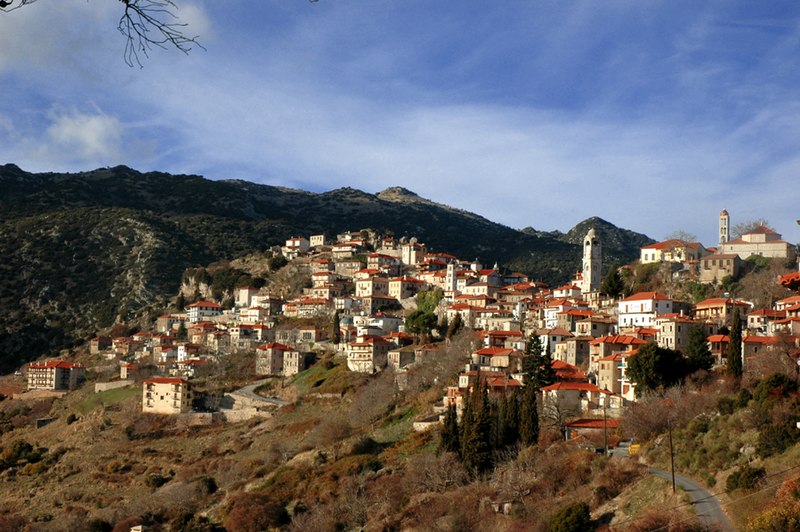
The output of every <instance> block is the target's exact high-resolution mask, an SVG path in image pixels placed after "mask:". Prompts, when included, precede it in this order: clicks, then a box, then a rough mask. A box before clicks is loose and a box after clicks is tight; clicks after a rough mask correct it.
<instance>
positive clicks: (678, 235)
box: [664, 229, 697, 242]
mask: <svg viewBox="0 0 800 532" xmlns="http://www.w3.org/2000/svg"><path fill="white" fill-rule="evenodd" d="M664 240H682V241H683V242H697V235H695V234H692V233H690V232H688V231H684V230H683V229H676V230H674V231H673V232H671V233H670V234H668V235H667V236H665V237H664Z"/></svg>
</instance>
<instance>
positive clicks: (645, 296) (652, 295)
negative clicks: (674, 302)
mask: <svg viewBox="0 0 800 532" xmlns="http://www.w3.org/2000/svg"><path fill="white" fill-rule="evenodd" d="M647 300H655V301H669V300H670V299H669V298H668V297H667V296H665V295H664V294H659V293H658V292H637V293H635V294H633V295H632V296H630V297H626V298H625V299H622V300H621V301H623V302H624V301H647Z"/></svg>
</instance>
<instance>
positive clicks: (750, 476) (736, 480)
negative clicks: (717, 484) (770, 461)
mask: <svg viewBox="0 0 800 532" xmlns="http://www.w3.org/2000/svg"><path fill="white" fill-rule="evenodd" d="M766 476H767V472H766V470H764V468H763V467H752V466H750V465H743V466H742V467H740V468H738V469H737V470H736V471H734V472H733V473H731V474H730V476H729V477H728V480H727V482H726V483H725V488H726V489H727V490H728V491H733V490H737V489H744V490H751V489H754V488H756V487H758V485H759V484H761V482H762V481H763V480H764V478H766Z"/></svg>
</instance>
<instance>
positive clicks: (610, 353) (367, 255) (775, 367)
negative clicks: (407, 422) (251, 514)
mask: <svg viewBox="0 0 800 532" xmlns="http://www.w3.org/2000/svg"><path fill="white" fill-rule="evenodd" d="M729 226H730V223H729V218H728V214H727V212H726V211H723V212H722V214H721V216H720V242H719V244H718V246H716V247H711V248H706V247H704V246H703V245H702V244H699V243H697V242H684V241H682V240H675V239H672V240H667V241H664V242H659V243H656V244H653V245H649V246H646V247H643V248H642V249H641V260H640V265H655V267H656V268H658V269H659V270H660V271H663V272H666V273H667V276H668V277H670V278H672V279H688V280H691V281H692V282H695V283H698V284H701V285H706V286H708V287H709V289H710V290H721V286H722V285H723V279H726V278H728V279H730V278H737V277H738V276H739V275H741V273H742V271H743V270H744V269H745V267H746V261H748V260H751V259H752V257H753V256H757V257H764V258H767V259H778V260H782V261H791V260H794V259H795V257H796V255H795V248H794V246H792V245H789V244H788V243H786V242H784V241H783V240H781V238H780V235H779V234H777V233H775V232H774V231H772V230H771V229H769V228H767V227H763V226H761V227H757V228H755V229H753V230H752V231H750V232H748V233H746V234H744V235H742V236H741V238H738V239H731V238H730V234H729V229H728V227H729ZM602 256H603V242H602V240H601V239H600V238H599V237H598V235H597V233H596V231H595V230H594V229H591V230H589V231H588V232H587V234H586V235H585V238H584V241H583V260H582V269H581V271H579V272H576V273H575V275H574V276H573V278H572V280H571V281H570V282H568V283H566V284H564V285H562V286H557V287H549V286H547V285H546V284H544V283H542V282H538V281H536V280H534V279H530V278H529V277H528V276H526V275H523V274H521V273H516V272H510V271H503V270H501V269H500V268H499V267H498V266H497V264H494V265H492V266H489V265H485V264H481V263H480V262H479V261H477V260H469V259H466V258H459V257H455V256H453V255H450V254H448V253H446V252H442V251H439V250H429V249H428V248H427V246H426V245H425V244H424V243H423V242H419V241H417V239H415V238H411V239H405V238H404V239H396V238H394V237H393V236H391V235H382V234H379V233H377V232H375V231H373V230H361V231H353V232H346V233H342V234H339V235H336V237H335V239H332V240H329V239H328V238H327V237H326V236H325V235H310V236H308V237H305V236H300V237H295V238H291V239H288V240H286V241H285V242H284V243H283V245H281V246H275V247H274V248H273V249H272V250H271V253H270V258H269V259H268V260H269V261H270V262H271V263H272V266H273V268H274V269H275V270H277V271H280V270H281V269H288V268H293V270H292V271H293V272H294V273H293V276H295V277H298V278H299V280H298V279H295V280H294V281H295V282H294V285H295V289H291V288H287V286H286V285H276V284H269V283H267V282H264V280H263V279H261V280H260V281H259V282H257V283H255V284H258V285H262V286H255V285H251V284H244V285H242V286H235V287H234V288H233V290H231V291H230V293H222V294H219V293H218V294H217V295H218V296H220V295H221V296H222V297H221V298H218V299H214V298H213V297H212V296H213V291H212V290H211V288H210V287H209V286H208V284H207V283H205V282H203V280H202V279H197V278H195V277H193V275H194V274H195V273H196V272H187V275H185V276H184V285H183V287H182V291H181V294H180V295H179V297H178V298H177V300H176V303H177V304H178V306H179V307H180V308H179V309H177V310H176V311H173V312H167V313H163V314H161V315H160V316H158V318H157V319H156V320H155V322H154V326H153V328H152V329H147V328H146V327H141V328H139V330H137V331H136V332H133V333H130V334H123V335H116V336H115V335H113V334H112V335H108V334H107V335H99V336H97V337H95V338H94V339H92V341H91V342H90V345H89V347H88V353H87V354H86V355H85V356H84V355H82V356H79V357H78V358H77V359H66V358H63V357H62V358H59V359H50V360H45V361H40V362H35V363H31V364H29V365H28V366H27V367H26V368H24V370H23V377H24V378H25V379H26V382H27V391H20V392H19V393H16V394H14V400H27V399H31V398H41V397H48V396H57V397H61V396H63V395H64V394H69V393H71V391H72V390H76V389H78V388H80V387H81V386H82V385H83V383H84V382H85V381H86V380H87V375H88V374H95V375H97V374H100V373H101V372H99V371H96V369H97V368H92V367H87V364H91V363H95V364H96V363H97V361H102V362H101V363H100V364H101V365H103V366H104V367H106V368H108V367H111V368H113V372H112V374H111V375H110V377H111V378H108V379H105V380H97V379H96V378H92V379H90V380H92V381H93V385H94V388H95V392H104V391H107V390H113V389H117V388H130V387H135V389H137V390H138V392H137V393H138V394H139V395H140V397H141V406H140V408H141V411H142V412H143V413H145V414H159V415H167V416H173V415H174V416H178V417H181V418H183V419H184V422H185V423H187V424H189V425H193V426H202V425H211V424H218V423H229V422H239V421H243V420H247V419H251V418H256V419H266V418H269V417H271V416H272V414H273V413H274V412H275V410H276V408H280V407H285V406H286V405H290V404H291V403H292V398H291V397H287V396H285V395H282V393H281V392H282V389H283V383H284V382H285V381H286V380H287V379H289V380H291V379H292V378H293V377H297V376H298V375H300V374H302V373H303V372H305V371H307V370H309V368H312V367H314V365H315V364H322V363H323V361H327V362H326V363H327V364H328V365H330V364H331V362H330V361H331V360H341V362H342V363H343V364H346V368H347V369H348V370H349V371H350V372H352V373H359V374H364V375H381V374H386V375H391V376H392V377H391V378H392V382H393V383H394V389H400V390H402V389H403V388H404V387H407V386H409V383H410V382H412V381H413V380H414V379H415V378H417V379H418V378H420V376H421V375H423V373H424V371H425V369H424V368H425V366H426V364H428V365H430V364H431V363H432V362H436V361H439V360H448V361H449V362H450V363H452V364H454V366H453V367H454V368H456V370H457V375H456V377H455V379H453V380H452V381H449V382H439V381H438V380H435V381H434V382H435V383H436V386H435V387H438V389H439V391H440V393H441V395H440V399H439V400H438V401H435V404H433V406H432V408H431V409H430V410H428V411H423V412H421V413H420V415H419V416H418V417H417V418H416V419H415V420H414V424H413V427H414V430H416V431H422V432H425V431H430V430H431V429H434V430H447V429H446V426H447V423H448V416H449V415H453V414H454V415H455V416H456V418H457V419H461V418H462V417H463V416H464V411H465V409H466V408H468V405H469V404H470V401H471V399H470V397H475V396H477V395H479V394H480V393H484V394H486V395H487V396H488V397H491V398H496V399H497V400H500V398H505V397H508V396H515V395H521V394H522V393H523V390H525V389H526V388H530V387H531V384H530V382H529V381H530V379H531V378H532V374H533V373H532V370H531V368H532V367H533V368H534V369H535V370H537V371H538V370H539V369H541V367H542V365H546V366H547V367H548V368H549V371H545V372H544V374H545V375H546V377H543V378H542V379H543V380H542V379H539V378H537V380H536V394H537V398H536V402H537V403H538V414H537V416H538V417H539V423H540V424H541V425H542V426H543V427H544V426H547V427H551V428H552V429H553V430H554V431H555V432H556V433H559V434H560V435H561V437H563V438H565V439H567V440H574V441H576V442H582V444H583V445H584V446H589V447H591V448H594V447H596V446H598V445H601V448H600V449H598V450H602V452H603V453H606V452H608V449H609V448H610V447H613V446H615V445H618V444H620V442H621V440H625V439H629V438H630V435H626V434H625V433H624V431H621V430H620V427H621V422H622V420H623V418H624V416H625V413H626V412H627V411H628V409H629V408H630V407H631V406H632V405H634V404H635V403H636V402H637V401H638V400H639V399H640V397H642V396H643V395H645V394H646V393H647V392H652V391H657V390H663V389H664V388H665V387H667V386H669V385H671V384H674V383H675V382H677V381H679V380H682V379H683V378H684V377H686V376H688V375H689V374H691V373H694V372H696V371H701V372H707V373H709V374H712V375H713V374H719V375H723V374H726V373H729V372H730V371H731V368H729V366H730V365H731V364H732V362H731V361H732V358H731V357H737V358H738V360H736V359H733V363H734V364H736V365H737V366H738V367H740V370H739V373H738V374H739V375H741V376H743V377H745V378H750V379H752V380H757V379H759V378H762V377H765V376H767V375H770V374H773V373H775V372H783V373H787V374H792V372H794V373H795V375H796V372H797V370H798V367H800V366H798V364H800V295H797V289H798V288H799V287H800V280H799V279H800V269H798V272H793V273H790V274H788V275H784V276H783V277H782V278H780V279H775V280H774V284H776V285H778V284H782V285H783V286H784V287H785V289H786V292H785V297H782V298H780V299H778V300H776V301H774V304H773V305H772V306H770V307H769V308H757V307H756V305H754V304H753V303H752V302H749V301H745V300H741V299H737V298H736V297H732V296H730V295H728V294H723V295H721V296H720V297H709V298H705V299H703V300H700V301H697V302H694V301H688V300H681V299H673V298H672V297H669V296H668V295H667V294H665V293H661V292H659V291H638V292H633V293H628V294H625V293H624V292H625V290H624V286H623V283H622V275H623V272H624V271H625V269H626V268H628V269H629V270H630V269H631V268H633V267H634V266H633V265H632V266H624V267H621V268H616V267H614V268H612V269H611V270H610V271H607V272H603V262H602ZM265 260H266V259H265ZM250 280H252V277H251V278H250ZM792 291H794V292H792ZM187 301H191V302H188V303H187ZM181 309H182V311H180V310H181ZM737 329H738V330H737ZM463 331H472V334H470V335H469V336H468V337H467V338H468V341H467V343H466V344H459V347H458V349H459V350H460V351H458V352H457V353H456V355H455V357H454V356H453V342H455V341H456V340H457V339H458V338H463V336H461V337H459V332H463ZM698 337H699V338H701V340H700V344H701V345H700V347H698V343H697V338H698ZM732 337H734V339H733V340H732ZM739 339H740V345H741V348H740V352H739V353H734V354H732V352H731V349H730V347H729V346H730V344H731V343H732V341H733V342H739ZM644 352H647V353H648V354H647V355H643V356H642V357H639V359H642V358H644V356H648V357H650V356H654V354H658V355H664V356H666V357H667V358H665V359H664V360H668V362H667V364H668V365H669V367H668V368H667V367H666V366H663V365H662V366H658V365H656V367H655V371H656V372H659V371H660V372H662V373H663V374H659V375H655V376H652V375H650V376H648V380H646V381H645V380H644V378H642V379H637V378H636V375H644V373H643V372H645V371H646V370H643V369H641V368H642V366H641V364H640V365H639V366H638V368H635V366H636V362H637V360H638V359H637V355H639V354H640V353H644ZM693 353H695V354H693ZM697 353H699V355H697ZM670 356H671V357H672V358H669V357H670ZM693 356H695V357H696V356H700V357H701V358H700V359H699V362H698V359H696V358H692V357H693ZM703 357H705V358H703ZM234 358H236V359H237V360H238V361H240V362H241V365H240V366H238V368H239V369H238V371H239V372H240V374H238V375H236V378H235V379H234V380H235V381H236V382H238V383H240V384H241V383H243V382H252V385H251V386H249V389H246V388H248V387H245V388H238V385H237V387H236V388H235V389H234V388H232V387H230V386H223V389H215V390H212V389H211V388H212V387H211V386H209V381H210V380H213V379H214V378H215V377H217V378H218V377H219V373H220V372H222V371H225V370H223V369H221V368H224V367H226V362H225V361H226V360H228V359H234ZM89 360H92V361H95V362H90V363H87V362H86V361H89ZM678 366H680V369H676V368H678ZM632 368H633V369H632ZM665 368H666V369H665ZM228 371H230V370H228ZM637 371H638V372H639V373H636V372H637ZM667 373H669V375H667ZM105 375H106V376H109V373H108V372H106V373H105ZM433 378H434V379H438V376H436V375H434V376H433ZM670 379H671V380H670ZM390 389H391V388H387V389H386V390H390ZM385 393H391V392H389V391H386V392H385ZM322 395H324V394H320V397H322ZM468 415H471V414H468ZM45 422H46V421H45ZM443 424H444V425H443ZM443 427H445V428H443ZM598 442H602V444H600V443H598Z"/></svg>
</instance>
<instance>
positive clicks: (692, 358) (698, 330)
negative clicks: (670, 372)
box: [686, 325, 714, 373]
mask: <svg viewBox="0 0 800 532" xmlns="http://www.w3.org/2000/svg"><path fill="white" fill-rule="evenodd" d="M686 364H687V366H688V368H687V371H688V372H689V373H694V372H695V371H698V370H701V369H702V370H706V371H708V370H710V369H711V367H712V366H713V365H714V356H713V355H712V354H711V350H710V349H709V348H708V338H707V337H706V330H705V328H704V327H703V326H702V325H695V326H694V327H692V328H691V329H690V330H689V342H688V344H687V346H686Z"/></svg>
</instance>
